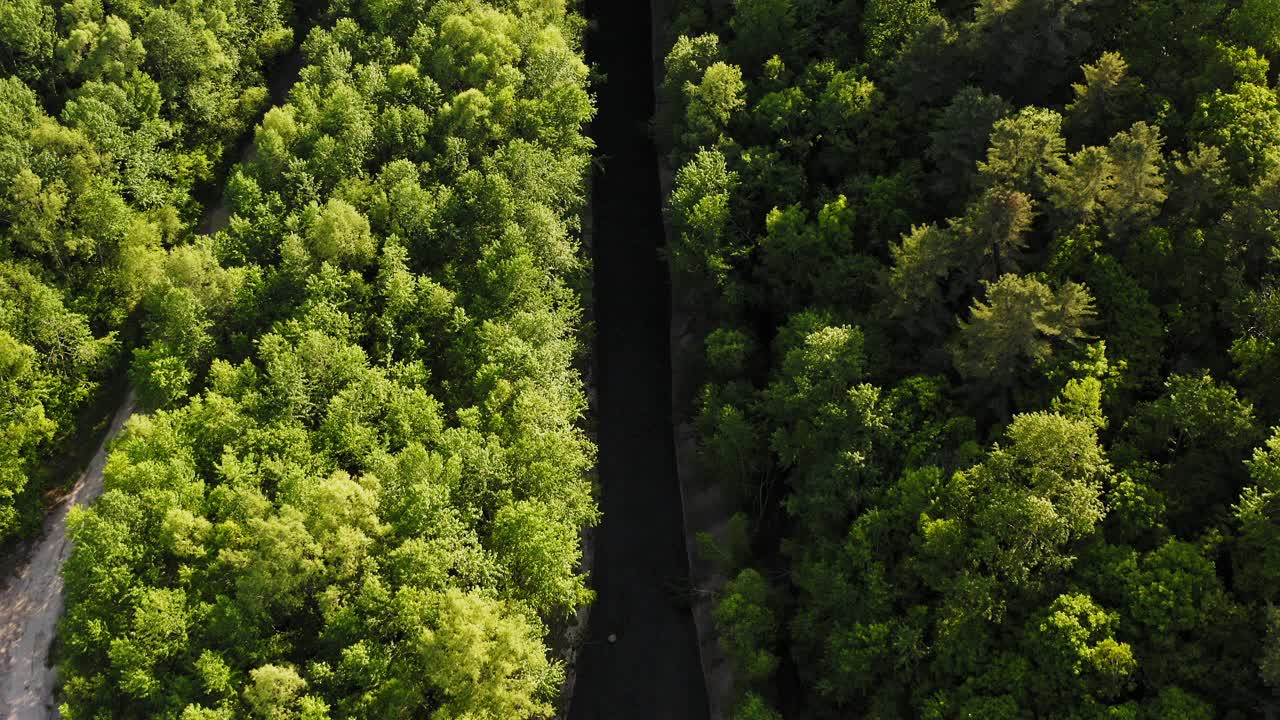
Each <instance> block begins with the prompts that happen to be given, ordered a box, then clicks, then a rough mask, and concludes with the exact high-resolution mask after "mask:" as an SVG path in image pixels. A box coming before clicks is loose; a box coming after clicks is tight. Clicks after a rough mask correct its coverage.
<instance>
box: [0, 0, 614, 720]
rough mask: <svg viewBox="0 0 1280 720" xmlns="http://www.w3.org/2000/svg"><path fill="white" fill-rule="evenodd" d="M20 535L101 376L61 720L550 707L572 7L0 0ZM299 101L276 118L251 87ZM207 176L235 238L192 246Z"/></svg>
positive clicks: (577, 399)
mask: <svg viewBox="0 0 1280 720" xmlns="http://www.w3.org/2000/svg"><path fill="white" fill-rule="evenodd" d="M0 18H3V19H2V20H0V36H2V38H3V40H2V41H0V48H2V52H3V55H2V56H0V64H2V65H3V68H4V70H5V74H6V75H7V76H8V77H7V79H6V80H4V84H3V97H4V102H5V103H6V111H5V112H4V113H3V114H2V116H3V118H4V120H3V121H2V122H3V123H5V124H4V130H3V137H4V141H3V144H0V148H3V149H2V150H0V157H3V164H4V167H3V171H0V177H3V178H4V181H3V182H4V183H5V184H4V186H3V203H4V212H3V218H4V220H3V231H4V245H3V262H4V264H3V266H2V267H3V273H2V275H0V276H2V277H3V278H4V284H3V285H0V287H3V288H4V292H3V294H2V295H0V297H3V303H2V304H0V308H3V312H2V313H0V327H3V328H4V329H3V330H2V331H0V347H3V348H4V352H3V358H4V367H5V372H4V373H3V382H4V383H5V388H6V391H5V392H4V393H3V394H0V402H3V403H5V404H4V405H3V406H0V407H3V410H2V411H0V418H3V419H4V421H5V423H6V425H7V427H6V430H5V433H4V446H3V452H4V453H5V455H4V457H5V461H4V462H3V463H0V467H3V468H4V470H3V472H4V475H3V477H2V479H3V481H4V485H3V487H4V489H5V494H4V495H3V499H4V500H5V501H6V502H5V505H4V510H5V513H6V514H5V515H2V516H0V518H2V519H3V520H4V521H5V524H3V525H0V529H3V530H4V531H5V532H6V533H14V532H17V531H18V530H20V529H21V528H22V526H23V521H24V518H26V517H27V516H30V515H33V514H37V513H38V510H39V508H38V507H35V508H33V507H31V506H32V505H33V503H31V502H28V503H27V504H25V505H24V504H23V502H22V500H23V498H24V493H26V492H28V490H27V488H32V487H35V488H36V489H38V484H39V482H40V477H39V474H40V464H41V461H42V460H43V459H45V458H47V457H48V455H49V453H51V452H52V449H53V448H55V446H56V445H57V444H58V441H59V439H60V438H62V437H65V436H66V434H67V433H68V432H69V431H70V429H71V427H72V425H73V424H74V422H75V420H76V417H77V411H78V410H79V409H80V408H82V407H83V406H84V405H85V403H86V401H87V400H88V399H89V398H90V397H91V396H92V395H93V394H94V393H95V390H96V389H97V388H98V387H99V386H100V385H102V384H103V382H104V381H105V380H106V379H107V378H108V377H109V376H111V374H112V373H117V372H127V374H128V376H129V377H130V379H131V381H132V383H133V385H134V387H136V389H137V392H138V396H139V399H140V401H141V402H142V404H143V405H144V406H145V407H146V408H147V409H148V412H146V413H145V414H140V415H137V416H135V417H134V418H133V419H132V420H131V421H130V422H129V424H128V425H127V427H126V429H125V431H124V433H123V435H122V436H121V437H120V438H119V439H118V440H117V441H116V442H115V444H114V446H113V450H112V453H111V455H110V458H109V460H108V461H107V466H106V471H105V486H106V491H105V493H104V494H103V496H102V497H101V498H100V499H99V500H98V501H97V502H96V504H94V505H93V506H92V508H91V509H87V510H85V509H75V510H73V511H72V514H71V517H70V521H69V522H70V528H71V536H72V538H73V539H74V543H75V545H74V551H73V552H72V555H71V558H70V560H69V561H68V563H67V565H66V566H65V568H64V576H65V582H66V598H67V612H66V616H65V618H64V619H63V621H62V624H61V627H60V636H61V638H60V643H61V650H60V675H61V678H60V680H61V683H62V686H61V694H62V698H63V704H62V706H61V714H62V716H63V717H66V718H105V717H116V718H183V719H184V720H194V719H196V718H209V719H212V718H239V717H264V718H311V719H316V718H326V717H361V718H379V717H414V716H423V717H425V715H423V714H422V713H427V712H430V713H431V714H432V716H433V717H437V718H445V717H454V718H462V717H468V718H516V717H543V716H545V715H547V714H548V713H549V712H550V708H551V703H552V701H553V700H554V699H555V698H556V696H557V695H558V693H559V691H560V681H561V677H562V672H563V670H562V668H561V666H560V665H559V664H557V663H555V662H553V661H552V660H551V659H550V658H549V656H548V651H547V648H546V645H545V639H546V635H547V625H548V623H551V622H555V621H558V620H559V619H560V618H561V617H562V616H564V615H565V614H566V613H568V612H571V611H572V610H573V609H575V608H576V607H577V606H579V605H581V604H583V603H584V602H586V601H587V600H588V599H589V598H590V596H591V592H590V590H589V589H588V588H587V587H586V584H585V578H584V576H583V575H581V574H580V573H579V572H578V554H579V552H580V549H579V541H578V537H579V533H580V531H581V529H582V528H583V527H584V526H587V525H590V524H593V523H595V522H596V520H597V511H596V509H595V503H594V501H593V498H592V490H591V481H590V474H589V470H590V468H591V467H592V465H593V460H594V449H593V447H592V445H591V443H590V442H589V441H588V440H587V437H586V434H585V432H584V430H583V427H582V423H581V422H580V421H581V417H582V414H583V411H584V408H585V395H584V391H583V385H582V381H581V379H580V376H579V372H578V369H577V363H579V362H580V361H581V359H582V358H581V356H582V352H581V337H582V330H581V320H580V319H581V315H582V310H581V300H580V296H581V294H582V292H583V288H584V284H585V280H584V269H585V268H586V267H587V265H586V263H585V259H584V256H583V254H582V253H581V252H580V250H579V247H578V227H579V225H580V218H581V207H582V204H583V200H584V196H585V190H586V187H585V178H586V175H585V171H586V168H587V167H588V163H589V159H590V150H591V147H592V144H591V141H590V140H589V139H587V137H586V136H585V135H584V134H583V132H582V127H583V124H584V122H585V121H586V120H587V119H588V118H589V117H590V115H591V114H592V112H593V100H592V97H591V95H590V94H589V92H588V89H587V82H588V68H587V65H586V64H585V62H584V59H583V56H582V53H581V50H580V35H581V30H582V20H581V18H580V17H579V16H577V15H576V14H570V13H569V12H568V11H567V9H566V7H565V6H564V3H563V2H555V1H542V0H518V1H514V0H513V1H512V2H500V3H485V2H479V1H478V0H457V1H445V2H413V1H410V2H381V3H372V2H370V3H361V4H360V5H359V6H352V5H351V4H349V3H346V2H342V1H341V0H338V1H337V2H335V3H333V4H332V5H329V6H317V7H312V6H304V5H298V6H290V5H289V4H288V3H287V2H286V3H279V2H275V0H226V1H225V2H218V3H199V2H195V1H194V0H190V1H187V0H179V1H178V2H168V1H159V2H138V1H133V2H119V3H117V2H102V1H100V0H72V1H71V2H61V1H57V2H41V1H39V0H17V1H16V2H5V3H3V6H0ZM295 45H296V46H297V47H298V52H300V53H301V55H302V57H303V59H304V60H303V64H304V67H303V69H302V71H301V77H300V79H299V81H298V83H297V84H296V85H294V87H293V89H292V90H291V92H290V94H289V97H288V101H287V102H286V103H285V104H283V105H281V106H277V107H274V108H272V109H270V110H269V111H268V112H267V113H266V115H265V116H264V117H263V118H262V121H261V123H260V124H258V125H257V127H256V129H254V131H253V145H254V152H253V153H252V154H251V155H250V157H249V159H247V160H246V161H244V162H239V163H235V162H234V161H235V160H236V158H234V157H231V155H232V154H233V153H232V151H233V150H234V146H235V144H236V138H237V137H238V136H240V135H242V134H244V132H245V131H246V130H247V129H248V128H249V127H251V126H252V123H253V121H254V119H255V118H256V117H257V116H258V113H259V112H260V111H261V110H263V109H265V105H266V100H267V97H268V92H267V89H266V87H265V82H264V70H268V69H270V68H271V67H274V66H277V65H279V64H280V63H281V62H282V56H284V55H286V54H288V53H289V52H291V51H292V49H293V48H294V47H295ZM216 184H225V187H226V191H225V193H226V197H227V198H228V205H229V208H228V211H229V214H230V219H229V223H228V224H227V227H226V228H225V229H224V230H221V231H218V232H216V233H214V234H212V235H201V234H200V233H199V230H200V228H199V227H197V225H198V224H199V220H200V217H201V211H202V205H201V202H200V200H201V199H202V198H205V197H208V196H209V195H211V194H213V195H216V194H217V192H216V191H217V189H218V188H216V187H214V188H213V190H210V187H209V186H210V185H216Z"/></svg>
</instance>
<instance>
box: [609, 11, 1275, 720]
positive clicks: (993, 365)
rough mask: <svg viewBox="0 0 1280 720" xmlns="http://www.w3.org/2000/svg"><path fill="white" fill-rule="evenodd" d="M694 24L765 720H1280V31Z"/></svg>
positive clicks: (1107, 25) (671, 105) (803, 17)
mask: <svg viewBox="0 0 1280 720" xmlns="http://www.w3.org/2000/svg"><path fill="white" fill-rule="evenodd" d="M675 6H676V7H675V11H676V18H675V20H674V23H673V27H672V28H671V29H670V37H669V40H668V43H667V47H668V52H667V54H666V57H665V62H664V72H665V76H664V78H663V86H662V96H663V101H664V103H663V104H664V111H663V114H662V117H660V118H659V119H658V123H657V128H658V132H659V134H660V137H661V139H662V141H663V142H664V143H665V145H666V149H667V152H668V153H669V154H670V158H671V164H672V166H673V167H674V168H675V188H674V190H673V192H672V194H671V197H670V200H669V212H670V220H671V223H672V225H673V228H674V230H673V232H674V237H673V238H672V245H671V247H670V248H669V257H670V259H671V265H672V271H673V273H675V276H676V277H677V278H679V279H680V280H679V282H682V283H683V284H684V285H685V286H686V287H688V288H689V292H690V293H691V294H692V295H693V296H694V297H696V298H697V301H698V304H699V306H700V307H702V308H705V316H706V317H705V325H706V334H705V345H704V352H703V354H702V358H701V360H700V362H699V372H700V373H701V377H702V378H703V383H702V390H701V392H700V393H699V395H698V405H697V427H698V434H699V438H700V450H699V457H700V466H701V472H703V473H707V474H710V475H712V476H714V477H715V479H716V482H717V483H719V484H720V485H721V487H723V489H724V492H726V493H727V494H729V495H730V496H731V497H733V498H734V501H733V502H734V504H735V507H737V508H738V515H736V516H735V518H734V521H733V522H732V523H731V527H732V528H733V532H731V533H728V534H726V536H725V537H721V538H715V539H714V541H712V539H707V542H705V543H704V545H706V546H707V548H706V549H707V551H708V552H713V553H715V555H716V557H717V558H718V559H719V562H720V563H721V564H722V566H723V568H724V572H725V573H726V574H727V578H728V579H727V582H726V583H725V586H724V591H723V594H722V596H721V597H720V599H719V601H718V605H717V608H716V611H715V618H716V624H717V627H718V630H719V632H720V641H721V643H722V645H723V646H724V648H725V649H726V650H727V652H728V654H729V655H730V657H731V658H732V662H733V666H734V669H735V679H736V691H735V692H736V700H735V702H736V710H735V711H734V712H735V715H734V716H735V717H736V718H741V719H743V720H746V719H750V720H762V719H765V718H780V717H787V718H837V717H839V718H846V717H863V718H900V717H902V718H905V717H917V718H930V719H942V718H1064V719H1065V718H1072V719H1075V718H1126V719H1130V718H1132V719H1137V720H1146V719H1148V718H1150V719H1152V720H1154V719H1155V718H1179V719H1186V720H1191V719H1196V720H1199V719H1202V718H1203V719H1206V720H1207V719H1209V718H1262V717H1276V716H1278V713H1280V694H1278V693H1280V612H1277V610H1276V608H1275V603H1276V601H1277V599H1280V597H1278V596H1277V592H1278V591H1280V554H1278V552H1280V550H1278V549H1280V545H1277V541H1280V496H1278V495H1277V493H1278V492H1280V484H1278V483H1280V474H1277V471H1278V469H1280V430H1277V429H1276V428H1275V427H1273V426H1274V425H1275V424H1276V423H1277V412H1280V394H1278V393H1280V374H1277V370H1280V364H1278V361H1280V345H1278V344H1277V343H1278V342H1280V334H1278V333H1280V324H1277V323H1278V322H1280V314H1278V312H1277V311H1278V310H1280V293H1278V292H1277V289H1278V288H1280V283H1278V280H1280V274H1278V273H1280V265H1277V263H1278V262H1280V253H1278V252H1277V246H1276V238H1277V230H1280V225H1278V224H1277V222H1278V221H1280V204H1278V203H1280V106H1278V104H1277V99H1276V91H1275V82H1276V70H1277V69H1276V68H1273V67H1272V66H1271V62H1272V61H1273V60H1276V59H1278V58H1277V53H1278V52H1280V5H1278V4H1276V3H1275V2H1272V1H1270V0H1243V1H1241V2H1235V1H1231V2H1217V1H1213V0H1209V1H1203V0H1155V1H1152V2H1134V1H1129V0H1106V1H1104V2H1082V1H1079V0H1012V1H1010V0H979V2H976V3H972V2H954V1H952V0H939V1H938V2H933V1H932V0H866V1H865V2H862V1H861V0H840V1H835V0H734V1H733V2H728V1H727V0H690V1H688V2H679V3H676V4H675ZM606 522H607V519H606Z"/></svg>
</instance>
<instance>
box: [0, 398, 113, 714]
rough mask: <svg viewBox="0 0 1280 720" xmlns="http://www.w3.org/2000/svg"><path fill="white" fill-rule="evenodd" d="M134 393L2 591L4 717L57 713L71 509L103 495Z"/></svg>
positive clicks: (0, 696) (0, 706) (0, 708)
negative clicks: (55, 654)
mask: <svg viewBox="0 0 1280 720" xmlns="http://www.w3.org/2000/svg"><path fill="white" fill-rule="evenodd" d="M133 409H134V397H133V392H132V391H130V392H129V396H128V397H127V398H126V399H125V401H124V403H123V404H122V405H121V406H120V408H119V409H118V410H116V414H115V417H114V418H112V420H111V427H110V429H108V430H107V435H106V437H105V438H103V440H102V444H101V445H100V446H98V451H97V453H95V454H94V456H93V459H92V460H91V461H90V462H89V466H88V467H87V468H85V470H84V473H83V474H81V476H80V479H79V480H77V481H76V484H75V487H73V488H72V489H71V492H70V493H69V494H68V495H67V496H66V497H65V498H63V500H62V502H61V503H60V504H59V506H58V507H57V508H55V509H54V510H53V511H52V512H50V513H49V516H48V517H47V518H45V522H44V531H43V532H42V534H41V536H40V538H39V539H38V540H36V541H35V545H34V546H33V548H32V550H31V556H30V557H29V558H28V559H27V560H26V562H25V563H23V564H22V565H21V566H20V567H19V568H18V569H17V571H16V572H15V574H14V576H13V577H11V578H9V579H8V582H7V584H6V585H5V587H4V588H3V589H2V590H0V720H45V719H46V718H50V717H55V716H56V708H55V707H54V705H53V690H54V686H55V684H56V683H55V679H56V678H55V672H54V668H53V667H52V666H51V665H50V663H49V650H50V648H51V647H52V645H53V638H54V635H55V634H56V630H57V625H58V618H59V617H61V615H62V564H63V563H64V562H66V560H67V555H69V554H70V552H71V542H70V540H69V539H68V538H67V513H68V511H69V510H70V509H71V507H72V506H74V505H87V504H89V503H90V502H93V500H94V499H95V498H97V497H98V495H101V494H102V469H103V467H104V466H105V465H106V463H107V446H108V445H109V444H110V443H111V441H112V440H113V439H115V437H116V435H118V434H119V433H120V429H121V428H122V427H123V426H124V422H125V420H128V419H129V416H130V415H132V414H133Z"/></svg>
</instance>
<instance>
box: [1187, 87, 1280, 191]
mask: <svg viewBox="0 0 1280 720" xmlns="http://www.w3.org/2000/svg"><path fill="white" fill-rule="evenodd" d="M1277 132H1280V103H1277V101H1276V97H1275V93H1273V92H1271V91H1270V90H1269V89H1267V88H1265V87H1259V86H1257V85H1254V84H1252V83H1241V84H1240V85H1239V86H1237V87H1236V88H1235V89H1234V92H1223V91H1222V90H1221V89H1216V90H1214V91H1213V92H1212V93H1211V94H1208V95H1207V96H1205V97H1201V98H1200V100H1199V101H1198V102H1197V103H1196V112H1195V115H1194V116H1193V118H1192V120H1191V133H1192V137H1193V139H1195V140H1196V141H1198V142H1201V143H1204V144H1206V145H1216V146H1218V147H1220V148H1222V151H1223V153H1224V154H1225V156H1226V160H1227V163H1228V164H1229V165H1230V167H1231V173H1232V176H1233V178H1234V179H1235V180H1236V181H1237V182H1241V181H1243V182H1250V181H1253V180H1256V179H1257V178H1260V177H1262V176H1263V175H1265V174H1266V172H1267V171H1268V170H1270V169H1271V168H1273V167H1275V165H1276V164H1277V162H1280V156H1277V149H1276V145H1275V142H1274V138H1275V137H1276V133H1277Z"/></svg>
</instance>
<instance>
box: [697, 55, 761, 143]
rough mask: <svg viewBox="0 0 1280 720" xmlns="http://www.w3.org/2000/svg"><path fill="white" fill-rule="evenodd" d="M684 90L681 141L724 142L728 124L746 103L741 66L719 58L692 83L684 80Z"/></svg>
mask: <svg viewBox="0 0 1280 720" xmlns="http://www.w3.org/2000/svg"><path fill="white" fill-rule="evenodd" d="M684 94H685V100H686V103H687V106H686V110H685V125H686V126H687V127H688V134H687V135H686V136H685V138H684V142H685V143H686V144H688V145H689V146H691V147H697V146H707V147H713V146H715V145H719V144H722V143H724V142H725V141H726V139H727V136H726V135H725V132H726V131H727V130H728V128H729V124H730V123H731V122H732V121H733V119H734V118H735V117H736V116H737V114H738V113H739V112H740V111H741V110H743V109H744V108H745V107H746V104H747V101H746V98H745V94H746V85H745V84H744V83H743V81H742V70H740V69H739V68H738V67H736V66H734V65H728V64H726V63H722V62H718V63H715V64H713V65H711V66H710V67H708V68H707V69H706V71H705V72H704V73H703V74H702V77H701V78H700V79H699V81H698V82H697V83H696V84H695V83H693V82H687V83H685V86H684Z"/></svg>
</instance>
